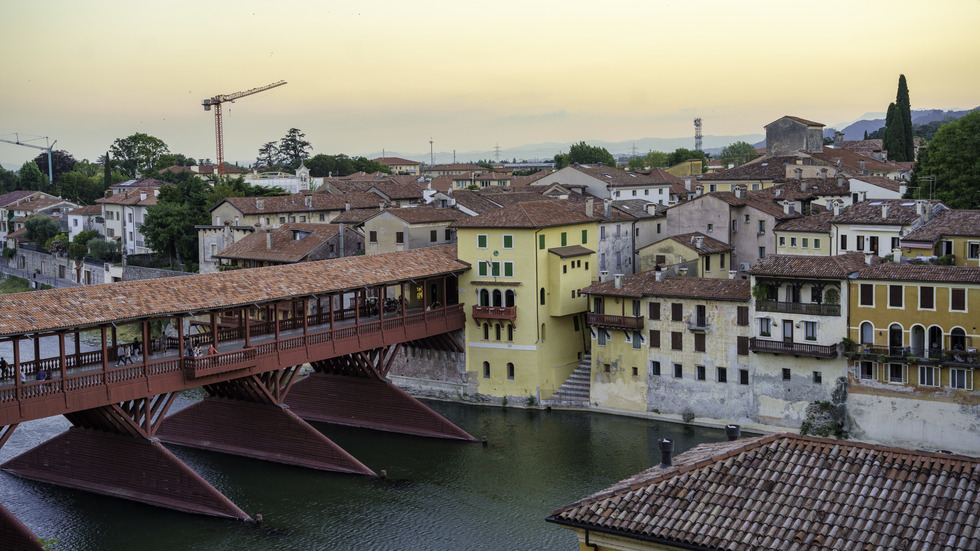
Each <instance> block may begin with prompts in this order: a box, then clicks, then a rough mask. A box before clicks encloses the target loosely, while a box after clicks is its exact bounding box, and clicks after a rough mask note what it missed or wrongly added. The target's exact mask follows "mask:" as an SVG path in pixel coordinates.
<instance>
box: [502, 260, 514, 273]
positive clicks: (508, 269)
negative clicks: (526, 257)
mask: <svg viewBox="0 0 980 551" xmlns="http://www.w3.org/2000/svg"><path fill="white" fill-rule="evenodd" d="M504 277H514V263H513V262H511V261H509V260H507V261H504Z"/></svg>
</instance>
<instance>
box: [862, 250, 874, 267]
mask: <svg viewBox="0 0 980 551" xmlns="http://www.w3.org/2000/svg"><path fill="white" fill-rule="evenodd" d="M874 257H875V255H874V253H864V263H865V264H867V265H868V266H870V265H871V259H872V258H874Z"/></svg>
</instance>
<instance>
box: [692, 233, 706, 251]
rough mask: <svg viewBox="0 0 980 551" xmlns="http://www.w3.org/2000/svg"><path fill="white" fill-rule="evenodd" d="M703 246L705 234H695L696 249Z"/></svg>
mask: <svg viewBox="0 0 980 551" xmlns="http://www.w3.org/2000/svg"><path fill="white" fill-rule="evenodd" d="M703 246H704V236H703V235H695V236H694V248H695V249H700V248H701V247H703Z"/></svg>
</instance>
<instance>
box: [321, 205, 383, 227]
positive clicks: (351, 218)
mask: <svg viewBox="0 0 980 551" xmlns="http://www.w3.org/2000/svg"><path fill="white" fill-rule="evenodd" d="M380 212H381V209H379V208H377V207H376V208H373V209H350V210H345V211H344V212H342V213H340V214H338V215H337V217H336V218H334V219H333V220H331V223H333V224H352V225H355V226H356V225H358V224H363V223H364V222H366V221H367V220H368V219H369V218H372V217H374V216H377V215H378V214H379V213H380Z"/></svg>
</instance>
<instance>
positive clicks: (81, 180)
mask: <svg viewBox="0 0 980 551" xmlns="http://www.w3.org/2000/svg"><path fill="white" fill-rule="evenodd" d="M107 188H108V186H106V185H105V184H104V183H103V180H102V178H99V177H97V176H86V175H85V173H84V172H81V171H74V170H73V171H71V172H68V173H65V174H62V175H61V177H60V178H59V179H58V181H57V182H55V185H54V191H53V193H55V194H57V195H59V196H61V197H64V198H65V199H68V200H69V201H74V202H76V203H80V204H83V205H91V204H94V203H95V201H96V199H98V198H100V197H102V196H103V195H104V194H105V190H106V189H107Z"/></svg>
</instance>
